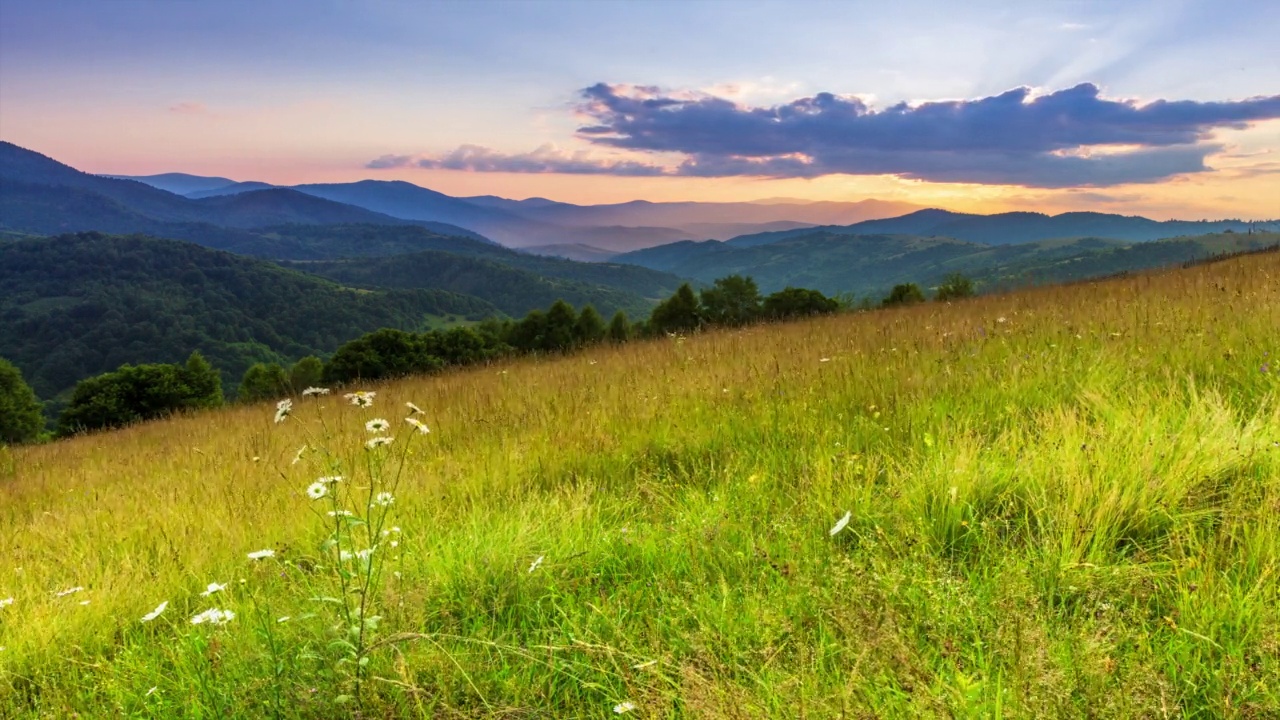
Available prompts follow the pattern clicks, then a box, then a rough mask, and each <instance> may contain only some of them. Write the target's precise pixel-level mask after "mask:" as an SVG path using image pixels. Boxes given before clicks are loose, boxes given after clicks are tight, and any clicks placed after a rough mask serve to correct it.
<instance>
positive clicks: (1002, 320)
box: [996, 315, 1009, 325]
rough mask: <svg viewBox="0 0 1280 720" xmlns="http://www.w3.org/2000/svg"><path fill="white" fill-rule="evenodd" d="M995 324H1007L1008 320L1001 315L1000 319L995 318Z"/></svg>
mask: <svg viewBox="0 0 1280 720" xmlns="http://www.w3.org/2000/svg"><path fill="white" fill-rule="evenodd" d="M996 322H997V323H999V324H1001V325H1003V324H1005V323H1007V322H1009V319H1008V318H1006V317H1005V316H1003V315H1001V316H1000V317H998V318H996Z"/></svg>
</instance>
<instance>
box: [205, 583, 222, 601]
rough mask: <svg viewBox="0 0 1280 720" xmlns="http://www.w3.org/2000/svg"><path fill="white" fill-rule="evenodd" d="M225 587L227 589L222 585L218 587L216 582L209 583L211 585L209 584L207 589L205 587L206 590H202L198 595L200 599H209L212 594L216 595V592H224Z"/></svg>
mask: <svg viewBox="0 0 1280 720" xmlns="http://www.w3.org/2000/svg"><path fill="white" fill-rule="evenodd" d="M226 587H227V586H226V585H225V584H224V585H219V584H218V583H216V582H211V583H209V587H206V588H205V589H204V592H202V593H200V597H209V596H210V595H212V594H214V593H216V592H221V591H222V590H224V589H225V588H226Z"/></svg>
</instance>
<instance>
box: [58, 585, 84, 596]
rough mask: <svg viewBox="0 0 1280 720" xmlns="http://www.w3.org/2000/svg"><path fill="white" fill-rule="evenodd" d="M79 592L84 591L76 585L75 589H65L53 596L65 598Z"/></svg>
mask: <svg viewBox="0 0 1280 720" xmlns="http://www.w3.org/2000/svg"><path fill="white" fill-rule="evenodd" d="M81 590H84V587H83V586H81V585H77V586H75V587H73V588H67V589H66V590H63V591H62V592H60V593H56V594H55V595H54V597H66V596H68V595H71V594H72V593H78V592H80V591H81Z"/></svg>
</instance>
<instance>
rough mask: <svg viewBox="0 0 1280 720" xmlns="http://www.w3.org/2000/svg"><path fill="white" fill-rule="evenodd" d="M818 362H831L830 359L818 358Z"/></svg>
mask: <svg viewBox="0 0 1280 720" xmlns="http://www.w3.org/2000/svg"><path fill="white" fill-rule="evenodd" d="M818 362H820V363H824V362H831V358H818Z"/></svg>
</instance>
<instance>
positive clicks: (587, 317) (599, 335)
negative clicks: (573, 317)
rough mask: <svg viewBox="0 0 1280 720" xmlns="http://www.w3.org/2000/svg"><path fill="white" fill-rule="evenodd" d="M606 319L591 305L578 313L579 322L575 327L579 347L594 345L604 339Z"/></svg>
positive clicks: (574, 333)
mask: <svg viewBox="0 0 1280 720" xmlns="http://www.w3.org/2000/svg"><path fill="white" fill-rule="evenodd" d="M604 334H605V327H604V318H602V317H600V313H598V312H596V309H595V308H594V307H592V306H590V305H586V306H584V307H583V308H582V312H581V313H578V322H577V323H576V324H575V325H574V327H573V337H574V340H576V341H577V342H578V344H579V345H594V344H595V343H598V342H600V341H601V340H603V339H604Z"/></svg>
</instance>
